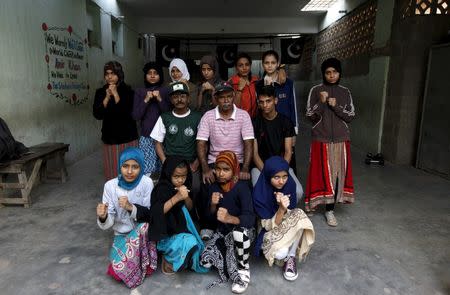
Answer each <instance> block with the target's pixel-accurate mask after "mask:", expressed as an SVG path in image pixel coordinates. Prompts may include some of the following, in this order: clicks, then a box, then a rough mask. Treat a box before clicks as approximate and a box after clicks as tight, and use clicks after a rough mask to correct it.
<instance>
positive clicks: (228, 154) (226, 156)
mask: <svg viewBox="0 0 450 295" xmlns="http://www.w3.org/2000/svg"><path fill="white" fill-rule="evenodd" d="M217 163H225V164H227V165H228V166H230V168H231V170H232V171H233V176H232V177H231V179H230V180H229V181H228V182H227V183H219V185H220V187H221V188H222V190H223V191H224V192H226V193H227V192H229V191H231V189H232V188H233V187H234V186H235V185H236V183H237V182H238V181H239V172H240V169H239V160H238V158H237V157H236V154H235V153H233V152H232V151H222V152H220V153H219V155H218V156H217V158H216V165H217Z"/></svg>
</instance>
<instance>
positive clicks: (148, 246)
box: [97, 148, 158, 288]
mask: <svg viewBox="0 0 450 295" xmlns="http://www.w3.org/2000/svg"><path fill="white" fill-rule="evenodd" d="M143 164H144V155H143V154H142V152H141V151H140V150H139V149H137V148H127V149H125V150H124V151H123V152H122V153H121V155H120V160H119V165H118V166H119V169H118V170H119V176H118V177H116V178H114V179H111V180H109V181H108V182H107V183H106V184H105V188H104V190H103V199H102V203H100V204H98V205H97V223H98V226H99V227H100V228H101V229H103V230H106V229H108V228H110V227H112V228H113V230H114V242H113V245H112V248H111V251H110V255H109V259H110V262H111V263H110V264H109V266H108V272H107V273H108V274H109V275H110V276H112V277H113V278H115V279H116V280H118V281H123V282H124V283H125V284H126V285H127V286H128V287H129V288H134V287H136V286H138V285H140V284H142V282H143V280H144V278H145V276H149V275H151V274H152V273H153V271H154V270H155V269H156V263H157V259H158V257H157V253H156V245H155V243H154V242H150V240H149V238H148V223H139V224H137V223H136V222H135V216H136V208H134V206H133V205H132V204H131V203H135V204H139V205H140V206H142V207H144V208H149V207H150V194H151V192H152V189H153V182H152V180H151V179H150V178H148V177H147V176H145V175H144V172H143V169H142V166H143Z"/></svg>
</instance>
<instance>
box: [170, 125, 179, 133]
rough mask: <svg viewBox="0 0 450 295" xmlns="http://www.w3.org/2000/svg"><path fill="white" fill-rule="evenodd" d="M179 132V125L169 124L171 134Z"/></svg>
mask: <svg viewBox="0 0 450 295" xmlns="http://www.w3.org/2000/svg"><path fill="white" fill-rule="evenodd" d="M177 132H178V127H177V125H175V124H172V125H170V126H169V133H170V134H176V133H177Z"/></svg>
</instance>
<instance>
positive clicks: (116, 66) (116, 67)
mask: <svg viewBox="0 0 450 295" xmlns="http://www.w3.org/2000/svg"><path fill="white" fill-rule="evenodd" d="M107 70H111V71H112V72H113V73H114V74H116V75H117V77H119V81H118V82H117V84H120V83H122V82H123V80H124V79H125V74H124V73H123V69H122V65H121V64H120V63H119V62H117V61H115V60H112V61H108V62H107V63H105V66H104V67H103V76H106V71H107Z"/></svg>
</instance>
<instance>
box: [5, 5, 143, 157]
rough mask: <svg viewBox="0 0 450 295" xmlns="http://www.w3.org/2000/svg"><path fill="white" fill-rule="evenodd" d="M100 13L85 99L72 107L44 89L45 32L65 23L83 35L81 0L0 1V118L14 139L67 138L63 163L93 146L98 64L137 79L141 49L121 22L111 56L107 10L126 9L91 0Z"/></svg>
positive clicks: (96, 142)
mask: <svg viewBox="0 0 450 295" xmlns="http://www.w3.org/2000/svg"><path fill="white" fill-rule="evenodd" d="M95 2H96V3H97V4H98V5H99V6H100V7H102V8H103V10H104V11H102V12H101V27H102V48H101V49H100V48H91V49H89V48H87V55H88V58H87V61H88V63H89V68H88V72H87V78H86V79H87V83H88V84H89V86H90V91H89V92H90V94H89V99H88V100H87V102H85V103H84V104H81V105H78V106H74V105H70V104H69V103H66V102H64V101H62V100H60V99H58V98H56V97H55V96H53V95H51V94H50V93H49V91H48V90H47V88H46V86H47V84H48V78H47V65H46V63H45V60H44V56H45V54H46V49H45V42H44V31H43V29H42V23H46V24H48V26H49V27H50V26H56V27H67V26H68V25H71V26H72V28H73V31H74V32H77V33H78V34H79V35H81V36H82V37H86V36H87V28H86V23H87V22H86V4H85V1H84V0H70V1H69V0H67V1H59V0H36V1H31V0H23V1H16V0H2V1H1V4H0V30H1V32H0V35H1V37H2V41H1V42H0V68H1V71H0V117H2V118H3V119H4V120H5V121H6V122H7V123H8V125H9V127H10V129H11V131H12V133H13V135H14V136H15V138H16V139H17V140H19V141H21V142H23V143H24V144H25V145H28V146H30V145H34V144H39V143H41V142H47V141H54V142H65V143H69V144H70V145H71V146H70V151H69V154H68V155H67V159H68V162H73V161H75V160H77V159H79V158H81V157H83V156H85V155H87V154H89V153H91V152H92V151H94V150H95V149H97V148H98V147H99V146H100V144H101V141H100V128H101V122H100V121H97V120H95V119H94V118H93V116H92V103H93V96H94V94H95V89H96V88H98V87H99V86H100V85H102V84H103V64H104V63H105V62H106V61H108V60H111V59H116V60H118V61H119V62H121V63H122V65H123V66H124V70H125V79H126V81H127V82H128V83H130V84H131V85H133V86H136V85H140V84H142V75H141V73H140V72H141V70H140V69H141V67H142V64H143V56H142V50H138V49H137V37H138V35H137V33H135V32H134V30H130V29H129V28H130V27H133V24H127V26H124V41H125V42H124V43H125V44H124V50H123V51H124V55H123V57H120V58H119V57H116V56H112V49H111V24H110V15H109V14H107V13H109V12H111V13H113V14H114V15H125V16H126V17H125V19H124V20H125V22H126V21H127V20H129V19H131V17H130V18H127V14H126V12H124V11H121V10H120V8H119V6H118V5H117V4H116V3H115V1H108V0H97V1H95Z"/></svg>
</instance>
